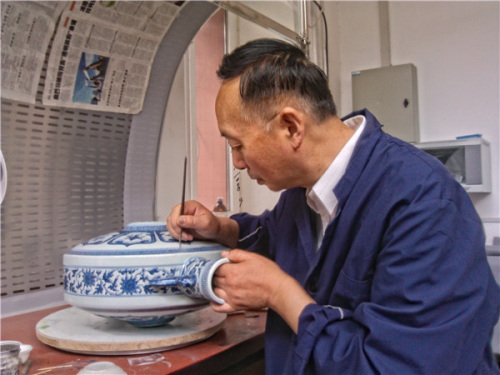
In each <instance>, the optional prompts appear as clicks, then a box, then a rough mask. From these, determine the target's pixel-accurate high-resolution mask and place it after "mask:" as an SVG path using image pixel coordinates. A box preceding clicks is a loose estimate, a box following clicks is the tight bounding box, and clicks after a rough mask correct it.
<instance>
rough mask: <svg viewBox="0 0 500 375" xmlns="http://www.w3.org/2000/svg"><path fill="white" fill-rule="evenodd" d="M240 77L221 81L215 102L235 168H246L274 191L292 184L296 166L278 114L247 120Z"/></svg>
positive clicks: (253, 176) (220, 124)
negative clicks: (262, 121)
mask: <svg viewBox="0 0 500 375" xmlns="http://www.w3.org/2000/svg"><path fill="white" fill-rule="evenodd" d="M240 101H241V99H240V94H239V79H234V80H231V81H228V82H224V83H223V84H222V85H221V88H220V90H219V94H218V95H217V100H216V104H215V112H216V115H217V123H218V126H219V131H220V132H221V134H222V135H223V136H224V137H225V138H226V139H227V141H228V143H229V146H230V147H231V152H232V158H233V164H234V166H235V168H238V169H246V170H247V172H248V175H249V176H250V178H251V179H253V180H256V181H257V183H258V184H260V185H266V186H267V187H268V188H269V189H270V190H272V191H279V190H282V189H286V188H290V187H293V184H292V185H291V177H292V175H293V172H294V170H293V168H292V167H291V166H290V165H289V164H290V162H289V160H287V157H286V156H287V152H288V149H287V144H286V141H285V139H284V138H283V135H284V134H283V129H281V127H280V126H279V124H275V123H273V122H276V121H277V117H279V116H277V117H275V118H273V119H271V120H270V122H269V124H270V125H271V127H270V130H266V126H265V125H264V124H255V123H250V122H248V121H246V120H245V119H244V118H242V116H241V112H240Z"/></svg>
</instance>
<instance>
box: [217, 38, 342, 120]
mask: <svg viewBox="0 0 500 375" xmlns="http://www.w3.org/2000/svg"><path fill="white" fill-rule="evenodd" d="M217 75H218V76H219V78H221V79H222V80H231V79H234V78H237V77H240V95H241V100H242V103H243V105H246V106H251V108H253V109H254V110H255V109H258V111H259V112H261V113H262V112H263V111H264V112H265V110H266V108H269V104H270V103H269V102H271V103H272V102H275V101H276V100H279V98H280V97H281V98H282V97H283V96H286V97H290V96H293V97H295V98H296V99H298V100H299V101H301V102H305V103H306V106H307V107H308V109H309V111H310V115H312V116H314V117H315V118H316V119H317V121H319V122H321V121H323V120H325V119H327V118H328V117H331V116H336V114H337V110H336V108H335V103H334V101H333V98H332V94H331V92H330V89H329V87H328V79H327V77H326V75H325V73H324V72H323V71H322V70H321V69H320V68H319V67H318V66H317V65H315V64H314V63H312V62H311V61H310V60H308V59H307V57H306V55H305V54H304V52H303V51H302V50H301V49H300V48H299V47H297V46H295V45H293V44H291V43H287V42H284V41H282V40H278V39H256V40H253V41H250V42H248V43H246V44H244V45H242V46H240V47H238V48H236V49H235V50H234V51H233V52H231V53H230V54H228V55H225V56H224V58H223V59H222V62H221V65H220V67H219V70H218V71H217Z"/></svg>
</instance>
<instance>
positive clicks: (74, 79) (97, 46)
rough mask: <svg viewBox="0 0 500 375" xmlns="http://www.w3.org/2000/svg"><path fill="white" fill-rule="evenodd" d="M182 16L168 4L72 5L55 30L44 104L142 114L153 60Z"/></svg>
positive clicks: (103, 3) (95, 2)
mask: <svg viewBox="0 0 500 375" xmlns="http://www.w3.org/2000/svg"><path fill="white" fill-rule="evenodd" d="M179 10H180V7H179V6H178V5H176V4H175V3H172V2H165V1H162V2H156V1H83V2H72V3H71V5H70V7H69V9H68V10H66V11H64V12H63V14H62V16H61V21H60V23H59V26H58V28H57V30H56V35H55V38H54V44H53V47H52V50H51V53H50V57H49V63H48V68H47V78H46V81H45V89H44V94H43V104H45V105H57V106H64V107H71V108H82V109H90V110H102V111H109V112H119V113H127V114H137V113H139V112H140V111H141V109H142V106H143V102H144V97H145V94H146V89H147V85H148V82H149V75H150V71H151V65H152V63H153V59H154V57H155V55H156V52H157V50H158V47H159V45H160V42H161V40H162V39H163V36H164V35H165V33H166V32H167V30H168V28H169V27H170V25H171V23H172V21H173V20H174V19H175V17H176V16H177V14H178V12H179Z"/></svg>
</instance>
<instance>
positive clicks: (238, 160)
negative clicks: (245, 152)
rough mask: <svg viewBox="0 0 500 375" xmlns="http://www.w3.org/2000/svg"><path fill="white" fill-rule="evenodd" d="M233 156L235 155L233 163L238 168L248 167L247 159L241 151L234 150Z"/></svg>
mask: <svg viewBox="0 0 500 375" xmlns="http://www.w3.org/2000/svg"><path fill="white" fill-rule="evenodd" d="M232 157H233V165H234V167H235V168H236V169H245V168H246V167H247V164H246V163H245V159H244V158H243V156H242V155H241V153H240V152H238V151H234V150H233V152H232Z"/></svg>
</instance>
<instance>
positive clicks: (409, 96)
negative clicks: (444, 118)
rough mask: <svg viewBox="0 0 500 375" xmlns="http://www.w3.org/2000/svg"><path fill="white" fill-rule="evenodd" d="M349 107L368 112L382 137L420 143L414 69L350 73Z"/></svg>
mask: <svg viewBox="0 0 500 375" xmlns="http://www.w3.org/2000/svg"><path fill="white" fill-rule="evenodd" d="M352 104H353V109H354V110H355V111H356V110H361V109H363V108H367V109H368V110H369V111H370V112H372V113H373V114H374V115H375V117H377V119H378V120H379V121H380V123H381V124H382V125H383V126H384V128H383V129H384V131H385V132H386V133H389V134H390V135H393V136H394V137H397V138H399V139H402V140H403V141H406V142H412V143H414V142H418V141H419V140H420V127H419V116H418V90H417V68H416V67H415V65H413V64H402V65H393V66H386V67H383V68H376V69H368V70H362V71H356V72H352Z"/></svg>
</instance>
